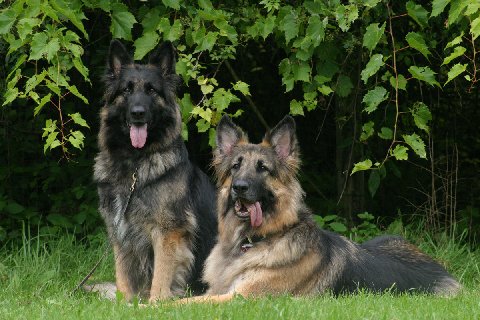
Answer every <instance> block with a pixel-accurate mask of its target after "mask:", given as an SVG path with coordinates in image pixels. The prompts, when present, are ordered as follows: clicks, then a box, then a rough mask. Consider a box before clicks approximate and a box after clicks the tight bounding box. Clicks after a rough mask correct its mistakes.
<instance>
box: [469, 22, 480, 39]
mask: <svg viewBox="0 0 480 320" xmlns="http://www.w3.org/2000/svg"><path fill="white" fill-rule="evenodd" d="M470 33H471V34H472V35H473V40H475V39H477V38H478V36H479V35H480V17H477V18H476V19H475V20H473V21H472V24H471V25H470Z"/></svg>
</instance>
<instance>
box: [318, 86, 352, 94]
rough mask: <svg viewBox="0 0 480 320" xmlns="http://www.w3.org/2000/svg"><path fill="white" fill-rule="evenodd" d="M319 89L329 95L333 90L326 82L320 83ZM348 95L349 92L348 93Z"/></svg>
mask: <svg viewBox="0 0 480 320" xmlns="http://www.w3.org/2000/svg"><path fill="white" fill-rule="evenodd" d="M317 89H318V91H320V93H321V94H323V95H324V96H328V95H329V94H330V93H332V92H333V90H332V88H330V87H329V86H326V85H324V84H322V85H320V86H319V87H318V88H317ZM347 95H348V94H347Z"/></svg>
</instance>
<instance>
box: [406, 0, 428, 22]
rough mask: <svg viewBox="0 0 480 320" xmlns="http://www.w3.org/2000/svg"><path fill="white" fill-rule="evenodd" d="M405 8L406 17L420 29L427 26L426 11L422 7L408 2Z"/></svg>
mask: <svg viewBox="0 0 480 320" xmlns="http://www.w3.org/2000/svg"><path fill="white" fill-rule="evenodd" d="M406 8H407V13H408V15H409V16H410V17H411V18H412V19H413V20H415V22H416V23H418V25H419V26H420V27H421V28H422V29H423V28H425V27H427V26H428V11H427V10H426V9H425V8H424V7H422V6H421V5H419V4H416V3H415V2H413V1H408V2H407V5H406Z"/></svg>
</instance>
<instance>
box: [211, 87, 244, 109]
mask: <svg viewBox="0 0 480 320" xmlns="http://www.w3.org/2000/svg"><path fill="white" fill-rule="evenodd" d="M239 101H240V99H238V98H237V97H236V96H235V95H234V94H233V93H231V92H230V91H227V90H225V89H224V88H220V89H218V90H216V91H215V92H214V93H213V96H212V104H213V106H215V108H216V109H217V111H219V112H221V111H223V110H225V109H227V108H228V106H229V105H230V103H231V102H239Z"/></svg>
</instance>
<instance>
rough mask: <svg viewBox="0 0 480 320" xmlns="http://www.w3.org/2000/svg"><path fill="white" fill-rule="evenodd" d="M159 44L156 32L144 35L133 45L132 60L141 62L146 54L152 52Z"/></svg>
mask: <svg viewBox="0 0 480 320" xmlns="http://www.w3.org/2000/svg"><path fill="white" fill-rule="evenodd" d="M159 42H160V36H159V35H158V33H157V32H156V31H151V32H146V33H144V34H143V35H142V36H141V37H140V38H138V39H137V40H135V42H134V43H133V46H134V47H135V53H134V55H133V58H134V59H135V60H141V59H142V58H143V57H145V55H146V54H147V53H149V52H150V51H151V50H153V49H154V48H155V47H156V46H157V44H158V43H159Z"/></svg>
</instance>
